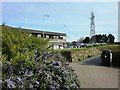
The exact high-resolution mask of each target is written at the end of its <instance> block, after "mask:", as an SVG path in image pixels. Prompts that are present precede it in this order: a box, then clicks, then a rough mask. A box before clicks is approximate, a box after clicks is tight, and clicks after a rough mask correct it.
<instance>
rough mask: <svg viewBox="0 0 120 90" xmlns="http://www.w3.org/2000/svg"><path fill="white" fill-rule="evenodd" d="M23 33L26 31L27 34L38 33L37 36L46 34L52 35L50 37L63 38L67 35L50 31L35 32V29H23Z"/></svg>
mask: <svg viewBox="0 0 120 90" xmlns="http://www.w3.org/2000/svg"><path fill="white" fill-rule="evenodd" d="M21 30H22V31H26V32H30V33H37V34H39V33H40V34H41V33H43V32H44V34H50V35H62V36H66V34H65V33H57V32H50V31H40V30H33V29H25V28H21Z"/></svg>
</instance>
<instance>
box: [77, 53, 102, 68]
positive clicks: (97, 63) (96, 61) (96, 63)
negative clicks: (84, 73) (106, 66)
mask: <svg viewBox="0 0 120 90" xmlns="http://www.w3.org/2000/svg"><path fill="white" fill-rule="evenodd" d="M79 63H80V64H81V65H94V66H101V63H102V60H101V58H100V55H98V56H95V57H91V58H89V59H85V60H82V61H80V62H79Z"/></svg>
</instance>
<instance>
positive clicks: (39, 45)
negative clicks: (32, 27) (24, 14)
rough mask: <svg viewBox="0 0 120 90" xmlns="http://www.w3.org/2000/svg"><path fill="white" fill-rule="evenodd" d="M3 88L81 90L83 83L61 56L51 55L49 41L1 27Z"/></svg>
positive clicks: (18, 30)
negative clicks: (79, 89)
mask: <svg viewBox="0 0 120 90" xmlns="http://www.w3.org/2000/svg"><path fill="white" fill-rule="evenodd" d="M2 31H3V36H2V76H3V77H2V86H3V88H21V89H26V88H34V89H38V90H39V89H42V90H43V89H46V90H51V89H53V88H54V89H58V90H62V89H65V90H67V89H72V90H73V89H74V90H76V89H78V88H79V87H80V82H79V81H78V79H77V76H76V75H75V73H74V72H73V70H72V69H71V68H70V67H69V64H67V62H66V61H65V59H64V58H63V57H62V56H61V55H60V54H59V53H51V52H48V48H47V43H48V41H47V40H45V39H44V38H36V37H33V36H29V33H26V32H22V31H21V30H20V29H16V28H11V27H7V26H2Z"/></svg>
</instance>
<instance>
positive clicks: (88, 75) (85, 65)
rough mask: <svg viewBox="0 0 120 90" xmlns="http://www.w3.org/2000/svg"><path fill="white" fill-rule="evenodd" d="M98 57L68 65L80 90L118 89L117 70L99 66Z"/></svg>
mask: <svg viewBox="0 0 120 90" xmlns="http://www.w3.org/2000/svg"><path fill="white" fill-rule="evenodd" d="M101 62H102V61H101V58H100V56H96V57H92V58H90V59H86V60H83V61H78V62H73V63H70V66H71V67H72V68H73V70H75V73H76V74H77V76H78V79H79V80H80V82H81V88H118V69H117V68H113V67H104V66H101Z"/></svg>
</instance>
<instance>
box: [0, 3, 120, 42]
mask: <svg viewBox="0 0 120 90" xmlns="http://www.w3.org/2000/svg"><path fill="white" fill-rule="evenodd" d="M92 11H93V12H94V14H95V25H96V34H107V35H108V34H110V33H111V34H113V35H114V36H115V38H116V39H115V41H117V40H118V3H117V2H31V3H30V2H16V3H15V2H2V16H1V17H2V22H6V24H8V25H11V26H20V27H23V28H30V29H38V30H45V31H54V32H61V33H66V34H67V36H68V38H67V41H74V40H78V39H79V38H80V37H85V36H89V34H90V13H91V12H92ZM46 14H47V15H49V17H44V15H46ZM43 17H44V22H43Z"/></svg>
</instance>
